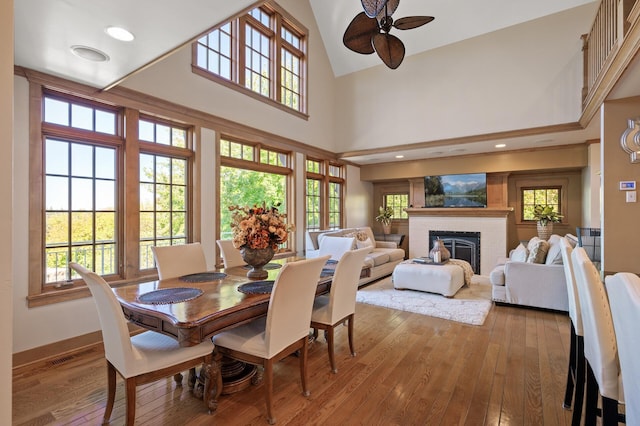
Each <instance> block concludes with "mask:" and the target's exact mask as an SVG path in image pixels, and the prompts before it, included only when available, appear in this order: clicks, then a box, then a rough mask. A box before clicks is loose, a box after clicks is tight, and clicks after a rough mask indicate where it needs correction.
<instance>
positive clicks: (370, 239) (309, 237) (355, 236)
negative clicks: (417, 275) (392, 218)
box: [305, 226, 405, 286]
mask: <svg viewBox="0 0 640 426" xmlns="http://www.w3.org/2000/svg"><path fill="white" fill-rule="evenodd" d="M363 247H370V248H371V252H370V253H369V254H367V257H366V258H365V264H366V265H368V266H369V267H370V268H371V269H370V273H369V276H368V277H364V278H361V279H360V282H359V283H358V286H362V285H364V284H367V283H370V282H372V281H375V280H377V279H379V278H382V277H385V276H387V275H391V273H392V272H393V268H395V266H396V265H397V264H398V263H400V262H402V261H403V260H404V257H405V252H404V250H403V249H401V248H398V246H397V244H396V243H394V242H391V241H376V240H375V237H374V235H373V231H372V230H371V228H370V227H368V226H362V227H358V228H344V229H331V230H326V231H307V234H306V246H305V256H306V257H308V258H310V257H317V256H324V255H327V254H329V255H331V258H332V259H334V260H339V259H340V257H342V254H343V253H344V252H345V250H351V249H355V248H363Z"/></svg>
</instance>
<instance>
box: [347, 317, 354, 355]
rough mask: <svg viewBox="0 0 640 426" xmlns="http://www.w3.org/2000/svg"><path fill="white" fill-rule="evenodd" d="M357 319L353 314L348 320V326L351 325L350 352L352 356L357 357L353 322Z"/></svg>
mask: <svg viewBox="0 0 640 426" xmlns="http://www.w3.org/2000/svg"><path fill="white" fill-rule="evenodd" d="M354 319H355V315H354V314H351V315H349V317H348V318H347V324H348V325H349V350H350V351H351V356H356V347H355V344H354V343H353V320H354Z"/></svg>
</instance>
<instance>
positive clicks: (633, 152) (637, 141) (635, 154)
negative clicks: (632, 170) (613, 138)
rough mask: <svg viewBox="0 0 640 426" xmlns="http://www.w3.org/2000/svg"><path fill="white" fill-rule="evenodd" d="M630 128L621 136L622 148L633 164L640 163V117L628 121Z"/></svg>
mask: <svg viewBox="0 0 640 426" xmlns="http://www.w3.org/2000/svg"><path fill="white" fill-rule="evenodd" d="M627 123H628V127H627V128H626V129H625V131H624V132H623V133H622V136H620V146H621V147H622V149H623V150H624V151H625V152H626V153H627V154H629V157H630V159H631V162H632V163H640V117H639V118H630V119H629V120H627Z"/></svg>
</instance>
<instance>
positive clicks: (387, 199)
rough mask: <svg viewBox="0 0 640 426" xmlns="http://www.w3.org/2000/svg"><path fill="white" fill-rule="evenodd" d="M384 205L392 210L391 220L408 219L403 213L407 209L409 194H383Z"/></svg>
mask: <svg viewBox="0 0 640 426" xmlns="http://www.w3.org/2000/svg"><path fill="white" fill-rule="evenodd" d="M384 205H385V207H391V210H393V216H392V219H407V218H408V217H409V215H408V214H407V212H406V211H405V209H406V208H407V207H409V194H385V196H384Z"/></svg>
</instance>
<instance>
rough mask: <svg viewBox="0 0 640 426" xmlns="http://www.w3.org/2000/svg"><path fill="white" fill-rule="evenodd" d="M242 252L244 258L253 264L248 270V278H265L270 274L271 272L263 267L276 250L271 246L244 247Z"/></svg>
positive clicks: (248, 263)
mask: <svg viewBox="0 0 640 426" xmlns="http://www.w3.org/2000/svg"><path fill="white" fill-rule="evenodd" d="M240 254H241V255H242V260H244V261H245V263H246V264H247V265H249V266H251V269H250V270H249V271H248V272H247V277H248V278H254V279H265V278H267V277H268V276H269V272H268V271H267V270H266V269H263V268H262V267H263V266H264V265H266V264H267V263H269V261H270V260H271V259H273V255H274V254H275V251H274V250H273V249H272V248H271V247H267V248H264V249H252V248H249V247H243V248H241V249H240Z"/></svg>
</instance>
